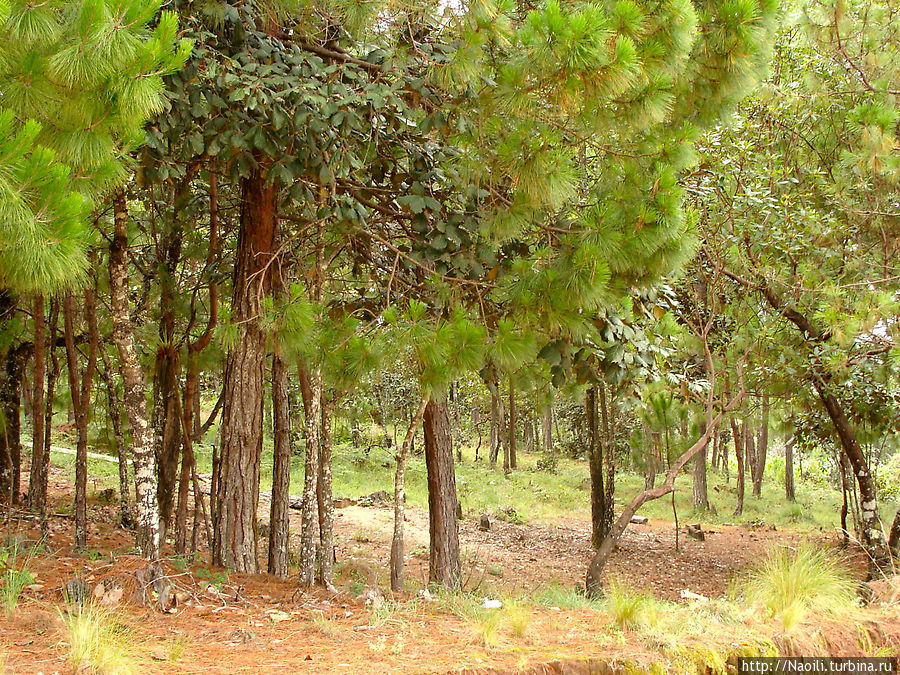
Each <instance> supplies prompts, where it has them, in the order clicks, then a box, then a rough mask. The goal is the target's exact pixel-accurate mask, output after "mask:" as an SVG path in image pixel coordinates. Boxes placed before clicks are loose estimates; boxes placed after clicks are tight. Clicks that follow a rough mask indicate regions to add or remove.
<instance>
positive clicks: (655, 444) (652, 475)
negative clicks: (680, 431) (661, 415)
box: [644, 431, 663, 490]
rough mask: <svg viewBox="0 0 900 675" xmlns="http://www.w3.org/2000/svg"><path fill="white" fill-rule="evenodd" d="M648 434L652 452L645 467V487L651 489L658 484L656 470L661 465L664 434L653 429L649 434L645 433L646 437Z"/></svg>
mask: <svg viewBox="0 0 900 675" xmlns="http://www.w3.org/2000/svg"><path fill="white" fill-rule="evenodd" d="M647 435H649V436H650V454H649V456H648V457H647V461H646V465H645V467H644V489H645V490H651V489H653V486H654V485H656V472H657V470H658V469H659V467H660V465H661V462H660V457H662V453H663V451H662V434H660V433H659V432H658V431H651V432H649V434H646V433H645V438H646V436H647Z"/></svg>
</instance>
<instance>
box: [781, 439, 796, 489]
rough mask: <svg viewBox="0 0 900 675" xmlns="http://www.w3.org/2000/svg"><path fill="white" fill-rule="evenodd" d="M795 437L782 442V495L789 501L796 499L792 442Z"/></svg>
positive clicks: (794, 440)
mask: <svg viewBox="0 0 900 675" xmlns="http://www.w3.org/2000/svg"><path fill="white" fill-rule="evenodd" d="M796 439H797V437H796V436H794V434H791V437H790V438H789V439H787V441H785V443H784V496H785V497H786V498H787V500H788V501H789V502H795V501H797V494H796V492H795V491H794V443H795V442H796Z"/></svg>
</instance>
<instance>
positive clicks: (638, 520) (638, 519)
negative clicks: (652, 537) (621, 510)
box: [631, 516, 650, 525]
mask: <svg viewBox="0 0 900 675" xmlns="http://www.w3.org/2000/svg"><path fill="white" fill-rule="evenodd" d="M649 522H650V519H649V518H648V517H647V516H631V524H632V525H646V524H647V523H649Z"/></svg>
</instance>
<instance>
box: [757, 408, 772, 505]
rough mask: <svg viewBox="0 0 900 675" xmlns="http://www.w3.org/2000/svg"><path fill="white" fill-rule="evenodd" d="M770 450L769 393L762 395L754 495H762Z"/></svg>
mask: <svg viewBox="0 0 900 675" xmlns="http://www.w3.org/2000/svg"><path fill="white" fill-rule="evenodd" d="M768 451H769V395H768V394H763V396H762V418H761V419H760V422H759V435H758V436H757V441H756V458H755V459H756V462H755V463H754V465H753V496H754V497H759V496H760V495H762V482H763V478H764V477H765V474H766V455H767V454H768Z"/></svg>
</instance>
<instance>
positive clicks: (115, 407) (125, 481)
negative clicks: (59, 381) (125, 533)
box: [100, 349, 135, 530]
mask: <svg viewBox="0 0 900 675" xmlns="http://www.w3.org/2000/svg"><path fill="white" fill-rule="evenodd" d="M100 356H101V357H102V361H103V372H102V373H101V375H102V377H103V383H104V386H105V388H106V402H107V407H108V409H109V422H110V426H111V427H112V433H113V443H114V444H115V446H116V457H118V458H119V519H120V522H121V524H122V527H124V528H126V529H129V530H130V529H133V528H134V527H135V520H134V500H132V498H131V480H130V479H129V477H128V464H129V460H128V452H127V450H126V445H125V434H124V433H122V411H121V408H120V407H119V397H118V395H117V394H116V383H115V380H114V379H113V376H112V369H111V368H110V366H109V357H107V355H106V350H105V349H101V350H100Z"/></svg>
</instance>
